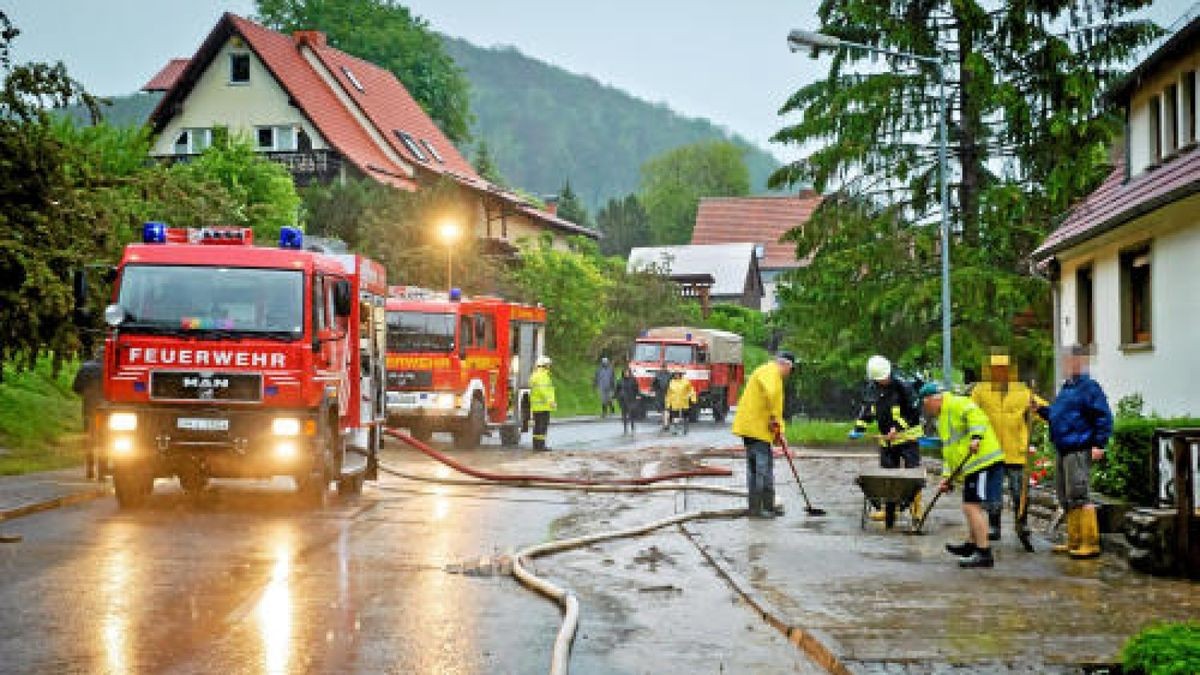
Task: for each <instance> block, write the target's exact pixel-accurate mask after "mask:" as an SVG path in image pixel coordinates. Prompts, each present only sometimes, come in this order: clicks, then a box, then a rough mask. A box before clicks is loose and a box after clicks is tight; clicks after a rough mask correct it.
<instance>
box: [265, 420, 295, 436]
mask: <svg viewBox="0 0 1200 675" xmlns="http://www.w3.org/2000/svg"><path fill="white" fill-rule="evenodd" d="M300 427H301V424H300V420H298V419H296V418H295V417H276V418H275V420H274V421H273V422H271V433H273V434H275V435H276V436H299V435H300Z"/></svg>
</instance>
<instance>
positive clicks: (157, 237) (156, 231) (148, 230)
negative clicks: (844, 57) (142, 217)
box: [142, 221, 167, 244]
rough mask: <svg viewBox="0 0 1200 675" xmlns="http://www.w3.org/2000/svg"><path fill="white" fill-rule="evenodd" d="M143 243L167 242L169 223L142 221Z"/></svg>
mask: <svg viewBox="0 0 1200 675" xmlns="http://www.w3.org/2000/svg"><path fill="white" fill-rule="evenodd" d="M142 243H143V244H165V243H167V224H166V223H159V222H154V221H150V222H146V223H142Z"/></svg>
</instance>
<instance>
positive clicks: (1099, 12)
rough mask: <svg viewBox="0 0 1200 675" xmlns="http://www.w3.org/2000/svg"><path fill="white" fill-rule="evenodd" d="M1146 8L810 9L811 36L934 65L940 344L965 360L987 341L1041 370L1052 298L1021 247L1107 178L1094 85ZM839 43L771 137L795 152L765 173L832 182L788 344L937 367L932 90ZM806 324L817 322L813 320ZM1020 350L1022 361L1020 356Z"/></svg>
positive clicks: (1057, 0) (958, 5)
mask: <svg viewBox="0 0 1200 675" xmlns="http://www.w3.org/2000/svg"><path fill="white" fill-rule="evenodd" d="M1146 4H1147V3H1146V2H1145V0H1084V1H1082V2H1080V1H1069V0H1053V1H1051V2H1036V3H1032V2H1028V1H1026V0H1003V1H1001V2H997V3H990V4H988V5H987V7H984V6H983V4H982V3H979V2H975V1H971V0H968V1H966V2H960V1H958V0H953V1H951V0H934V1H933V2H926V1H918V0H905V1H902V2H898V3H891V4H890V5H880V4H879V3H878V2H872V1H871V0H824V1H823V2H822V3H821V6H820V9H819V12H818V14H819V16H820V18H821V22H822V25H821V31H822V32H825V33H828V34H831V35H835V36H838V37H840V38H843V39H846V40H850V41H853V42H859V43H865V44H869V45H873V46H876V47H879V48H884V49H890V50H896V51H906V52H913V53H919V54H937V53H939V52H941V53H944V54H945V58H946V61H947V85H946V87H947V96H948V98H949V101H950V113H951V119H950V124H949V126H950V129H951V138H950V160H951V162H952V166H951V170H950V175H951V177H952V182H951V186H950V187H951V192H952V195H953V204H952V207H951V208H952V213H951V219H952V222H953V223H956V228H955V231H956V233H957V234H958V236H957V237H955V241H954V242H953V245H952V249H951V251H952V254H953V261H952V268H953V277H952V287H953V296H954V298H953V300H954V307H953V309H954V335H953V339H954V344H955V353H956V355H957V361H958V363H959V364H960V365H961V364H973V363H975V362H976V361H977V360H978V359H980V358H982V356H983V355H984V353H985V352H986V348H987V346H988V345H990V344H1006V345H1011V346H1013V348H1014V349H1015V350H1017V353H1018V355H1019V356H1025V357H1026V358H1030V359H1034V360H1038V361H1041V360H1042V359H1044V356H1045V351H1044V350H1045V347H1046V346H1047V345H1048V344H1049V333H1048V331H1047V330H1045V329H1035V330H1021V331H1018V330H1016V329H1014V322H1013V317H1014V315H1015V314H1017V313H1021V312H1025V311H1027V310H1033V311H1034V312H1035V314H1036V315H1037V316H1038V317H1039V318H1040V319H1041V320H1042V322H1043V325H1045V322H1047V321H1048V316H1049V310H1048V302H1047V298H1048V292H1047V290H1048V289H1047V288H1046V285H1045V283H1044V282H1042V281H1040V280H1039V279H1037V278H1036V277H1035V276H1033V274H1032V269H1031V266H1030V264H1029V262H1028V260H1029V254H1030V252H1031V251H1032V250H1033V248H1035V247H1036V246H1037V244H1038V243H1039V242H1040V241H1041V239H1042V238H1043V237H1044V236H1045V234H1046V232H1047V230H1048V228H1049V226H1050V224H1051V223H1052V222H1053V219H1054V218H1055V217H1056V216H1058V215H1059V214H1061V213H1062V212H1063V211H1064V210H1065V209H1067V208H1068V207H1069V205H1070V204H1071V203H1072V202H1073V201H1074V200H1075V199H1077V198H1078V197H1080V196H1081V195H1083V194H1085V193H1086V192H1087V191H1088V190H1089V189H1091V188H1092V187H1093V186H1094V185H1095V184H1096V183H1097V182H1098V181H1099V180H1100V179H1101V178H1102V177H1103V175H1104V174H1105V172H1106V171H1107V170H1108V167H1107V166H1105V159H1106V147H1107V145H1108V144H1109V143H1110V142H1111V141H1112V139H1113V137H1114V134H1115V133H1116V132H1117V131H1118V130H1119V127H1120V124H1119V120H1118V119H1116V118H1115V116H1113V115H1112V114H1110V113H1109V112H1108V111H1106V110H1104V109H1103V107H1102V106H1103V101H1102V98H1101V94H1102V92H1103V91H1104V90H1105V88H1106V87H1107V86H1109V85H1110V84H1111V83H1112V82H1113V80H1114V78H1115V77H1117V76H1118V75H1119V70H1118V69H1119V67H1120V66H1121V65H1122V64H1123V63H1124V62H1126V61H1127V60H1128V58H1129V57H1130V56H1131V55H1132V54H1133V52H1134V50H1136V49H1137V48H1138V47H1140V46H1141V45H1144V44H1145V43H1146V42H1147V41H1148V40H1149V39H1151V38H1152V37H1153V36H1154V35H1155V34H1156V32H1157V31H1156V29H1155V28H1154V27H1153V26H1152V25H1151V24H1148V23H1146V22H1142V21H1136V20H1130V19H1129V18H1128V17H1127V14H1128V13H1129V12H1131V11H1133V10H1135V9H1138V8H1140V7H1142V6H1144V5H1146ZM877 61H878V59H876V58H875V57H873V56H872V55H870V54H869V53H864V52H863V51H861V50H853V49H848V50H839V51H838V52H837V53H836V54H835V55H834V56H833V58H832V61H831V65H830V67H829V74H828V77H826V78H825V79H823V80H820V81H818V82H815V83H813V84H811V85H808V86H806V87H804V88H802V89H801V90H799V91H797V92H796V93H795V94H793V95H792V96H791V98H789V100H788V101H787V103H786V104H785V105H784V107H783V109H782V111H781V113H786V114H792V115H794V116H796V117H797V118H798V121H797V122H796V123H794V124H792V125H790V126H787V127H786V128H784V129H783V130H781V131H780V132H779V133H778V134H777V135H776V136H775V138H774V140H775V141H778V142H783V143H788V144H793V145H796V146H800V147H804V148H808V147H812V146H813V145H816V146H818V147H817V149H816V150H814V151H812V152H809V153H808V154H807V155H806V156H805V157H804V158H803V159H801V160H799V161H797V162H794V163H792V164H790V165H788V166H786V167H784V168H783V169H781V170H780V171H779V172H777V173H776V174H775V175H774V176H773V177H772V185H773V186H784V185H794V184H797V183H801V182H811V183H812V184H813V185H814V186H815V187H816V189H817V190H819V191H823V192H824V191H828V190H830V189H837V190H838V191H839V195H838V196H837V197H836V198H832V199H828V200H827V201H826V202H824V203H823V205H822V206H821V207H820V209H819V210H818V211H817V213H816V214H814V216H813V218H812V219H811V220H810V222H809V223H808V224H806V226H805V227H804V228H803V230H802V231H801V230H796V231H793V232H792V233H791V235H790V237H791V238H792V240H793V241H795V242H796V244H797V256H798V257H799V258H804V257H805V256H808V255H814V256H815V257H814V258H813V263H812V264H811V265H810V266H809V267H807V268H805V269H802V270H799V271H796V272H794V273H793V274H792V276H791V282H792V285H791V287H790V288H785V289H783V291H782V296H783V298H784V314H785V316H786V317H787V318H788V320H789V323H790V327H791V328H792V331H793V338H792V339H793V341H794V342H795V343H796V345H797V346H798V348H800V349H801V350H802V352H803V356H804V358H806V360H808V361H809V362H810V363H814V364H816V366H817V368H818V369H819V368H828V369H831V370H832V371H838V372H840V373H841V374H842V375H845V376H853V375H856V374H857V372H858V370H859V367H860V366H861V361H862V360H864V359H865V358H866V356H867V355H869V354H870V353H873V352H883V353H888V354H890V355H893V356H897V357H900V358H901V360H902V361H907V362H909V363H910V364H916V365H923V364H930V363H936V362H937V355H938V354H939V353H940V351H941V339H940V334H939V325H940V316H941V314H940V306H939V305H940V301H939V294H938V284H939V280H938V269H939V264H938V260H939V256H940V249H939V248H938V246H939V244H938V228H937V227H936V223H937V218H936V215H937V210H936V209H937V208H938V203H939V200H938V182H937V151H936V136H935V134H934V131H935V130H936V128H937V123H938V119H939V108H938V101H939V98H938V82H937V77H936V73H935V72H933V71H932V69H930V68H929V67H917V66H912V64H910V63H907V62H905V61H904V60H903V59H898V58H891V57H888V58H887V67H885V68H881V67H880V66H879V65H878V63H877ZM814 316H819V317H821V319H822V320H821V321H813V320H812V318H813V317H814ZM1022 351H1024V353H1021V352H1022Z"/></svg>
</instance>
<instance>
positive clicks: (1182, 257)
mask: <svg viewBox="0 0 1200 675" xmlns="http://www.w3.org/2000/svg"><path fill="white" fill-rule="evenodd" d="M1198 71H1200V18H1193V19H1192V20H1190V22H1188V23H1187V24H1186V25H1184V26H1183V27H1182V28H1180V29H1179V30H1177V31H1176V32H1174V33H1173V34H1171V35H1170V36H1169V37H1168V38H1167V39H1166V40H1165V41H1164V42H1163V43H1162V44H1160V45H1159V46H1158V48H1157V49H1155V50H1154V51H1153V52H1152V53H1151V54H1150V55H1149V57H1147V58H1146V59H1145V60H1143V61H1142V62H1141V63H1140V64H1138V66H1137V67H1136V68H1134V69H1133V71H1132V72H1131V73H1130V74H1129V76H1128V77H1127V78H1126V79H1125V80H1124V81H1123V82H1122V83H1121V84H1120V85H1119V86H1118V87H1116V88H1115V90H1114V91H1113V92H1111V93H1110V96H1111V97H1113V100H1114V101H1116V102H1117V103H1119V104H1120V105H1121V107H1123V108H1124V110H1125V120H1126V122H1125V151H1124V152H1123V153H1120V154H1121V157H1120V159H1119V161H1118V162H1117V164H1118V166H1117V167H1116V169H1115V170H1114V171H1113V172H1112V174H1110V175H1109V176H1108V178H1107V179H1106V180H1105V181H1104V182H1103V183H1102V184H1101V185H1100V187H1098V188H1097V189H1096V191H1095V192H1093V193H1092V194H1091V195H1089V196H1088V197H1087V198H1086V199H1084V200H1083V202H1081V203H1080V204H1079V205H1077V206H1076V207H1075V208H1074V209H1072V210H1071V212H1070V213H1069V214H1068V215H1067V216H1066V218H1065V219H1064V220H1063V221H1062V223H1061V224H1060V225H1059V226H1058V228H1057V229H1056V230H1055V231H1054V232H1053V233H1052V234H1051V235H1050V236H1049V237H1047V239H1046V240H1045V241H1044V242H1043V243H1042V245H1041V246H1040V247H1039V248H1038V249H1037V251H1035V253H1034V257H1035V259H1037V260H1038V261H1039V262H1041V263H1043V264H1046V265H1047V266H1048V268H1049V269H1050V272H1051V278H1052V280H1053V282H1054V283H1053V292H1054V342H1055V345H1056V346H1059V347H1061V346H1065V345H1073V344H1080V345H1087V346H1090V347H1091V348H1092V350H1093V353H1094V358H1093V365H1092V374H1093V376H1094V377H1095V378H1096V379H1097V380H1098V381H1099V382H1100V383H1101V384H1102V385H1103V386H1104V388H1105V390H1106V391H1107V393H1108V395H1109V396H1110V398H1111V399H1112V402H1113V403H1114V404H1115V402H1116V401H1117V400H1119V399H1120V398H1121V397H1123V396H1126V395H1129V394H1141V395H1142V397H1143V398H1144V400H1145V406H1146V411H1147V412H1148V413H1149V412H1154V413H1157V414H1160V415H1185V414H1200V387H1198V386H1197V383H1196V374H1197V373H1200V349H1197V344H1198V342H1197V336H1200V285H1198V284H1197V282H1196V273H1197V268H1198V266H1200V146H1198V145H1197V142H1198V141H1200V134H1198V133H1197V119H1196V113H1197V108H1198V107H1200V99H1198V97H1200V88H1198V87H1197V72H1198Z"/></svg>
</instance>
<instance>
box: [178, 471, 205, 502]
mask: <svg viewBox="0 0 1200 675" xmlns="http://www.w3.org/2000/svg"><path fill="white" fill-rule="evenodd" d="M178 476H179V487H181V488H183V491H184V493H185V494H187V496H189V497H193V498H195V497H199V496H200V495H201V494H202V493H203V492H204V488H206V487H208V474H206V473H204V472H203V471H202V470H200V469H199V468H190V469H184V470H183V471H180V472H179V474H178Z"/></svg>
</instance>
